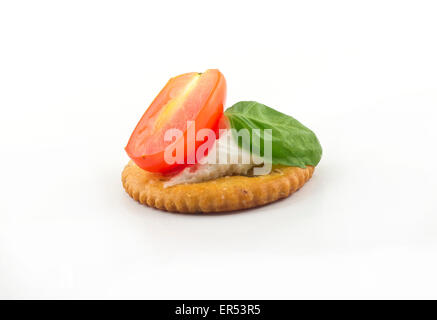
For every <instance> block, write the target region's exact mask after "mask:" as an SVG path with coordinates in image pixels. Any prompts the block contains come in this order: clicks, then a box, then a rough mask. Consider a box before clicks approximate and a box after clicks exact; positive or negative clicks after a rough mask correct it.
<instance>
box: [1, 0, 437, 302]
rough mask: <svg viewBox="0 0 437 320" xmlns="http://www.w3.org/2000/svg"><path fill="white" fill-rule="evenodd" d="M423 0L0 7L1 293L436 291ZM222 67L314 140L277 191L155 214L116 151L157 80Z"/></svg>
mask: <svg viewBox="0 0 437 320" xmlns="http://www.w3.org/2000/svg"><path fill="white" fill-rule="evenodd" d="M436 16H437V7H436V4H435V2H434V4H433V2H432V1H429V2H424V1H320V2H314V1H306V2H304V3H303V2H302V3H292V2H290V1H283V2H275V1H247V2H238V1H231V2H225V1H216V2H210V1H177V2H176V1H175V2H168V1H153V2H152V1H151V2H145V1H139V2H128V1H120V2H113V1H102V2H97V1H51V2H49V1H28V2H24V1H2V2H1V4H0V105H1V118H0V142H1V149H0V158H1V160H0V163H1V166H0V173H1V182H0V195H1V200H0V297H1V298H180V299H188V298H204V299H207V298H229V299H233V298H247V299H252V298H267V299H269V298H334V299H337V298H437V293H436V286H437V275H436V268H437V252H436V250H437V217H436V214H437V205H436V195H437V172H436V170H435V169H434V163H435V160H436V156H437V152H436V149H435V148H436V138H437V133H436V129H435V125H436V124H435V121H436V116H437V111H436V109H437V41H436V39H437V19H436ZM208 68H219V69H220V70H221V71H222V72H223V73H224V75H225V77H226V79H227V82H228V99H227V105H228V106H231V105H232V104H233V103H235V102H237V101H240V100H257V101H259V102H262V103H264V104H267V105H269V106H271V107H274V108H276V109H278V110H280V111H283V112H286V113H288V114H290V115H292V116H294V117H295V118H297V119H299V120H300V121H301V122H303V123H304V124H306V125H307V126H308V127H310V128H311V129H313V130H314V131H315V132H316V134H317V135H318V137H319V139H320V141H321V143H322V146H323V149H324V155H323V158H322V161H321V163H320V165H319V166H318V167H317V169H316V171H315V175H314V177H313V178H312V179H311V180H310V181H309V182H308V183H307V184H306V185H305V186H304V187H303V189H301V190H300V191H299V192H297V193H296V194H294V195H293V196H291V197H290V198H288V199H286V200H283V201H280V202H277V203H274V204H271V205H268V206H265V207H262V208H259V209H254V210H248V211H244V212H240V213H236V214H225V215H209V216H193V215H179V214H171V213H166V212H161V211H157V210H154V209H150V208H147V207H145V206H142V205H139V204H138V203H136V202H135V201H133V200H132V199H130V198H129V196H128V195H127V194H126V193H125V192H124V190H123V188H122V185H121V171H122V169H123V167H124V165H125V164H126V162H127V161H128V157H127V156H126V154H125V152H124V150H123V148H124V146H125V144H126V143H127V140H128V138H129V136H130V134H131V131H132V130H133V128H134V126H135V125H136V123H137V121H138V119H139V117H140V116H141V115H142V114H143V112H144V111H145V109H146V108H147V106H148V105H149V104H150V102H151V101H152V100H153V98H154V97H155V95H156V94H157V93H158V91H159V90H160V89H161V87H162V86H163V85H164V84H165V82H166V81H167V80H168V79H169V78H170V77H171V76H175V75H178V74H180V73H184V72H191V71H200V72H201V71H204V70H206V69H208Z"/></svg>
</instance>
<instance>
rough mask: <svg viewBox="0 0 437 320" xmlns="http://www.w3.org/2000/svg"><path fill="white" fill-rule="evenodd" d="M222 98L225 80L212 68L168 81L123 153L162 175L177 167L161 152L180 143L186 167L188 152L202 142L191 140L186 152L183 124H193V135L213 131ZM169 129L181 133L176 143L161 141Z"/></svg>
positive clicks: (185, 129)
mask: <svg viewBox="0 0 437 320" xmlns="http://www.w3.org/2000/svg"><path fill="white" fill-rule="evenodd" d="M225 99H226V81H225V78H224V76H223V75H222V74H221V72H220V71H218V70H216V69H210V70H207V71H206V72H204V73H201V74H200V73H197V72H191V73H185V74H182V75H179V76H177V77H174V78H172V79H170V80H169V81H168V82H167V84H166V85H165V87H164V88H163V89H162V90H161V92H160V93H159V94H158V96H157V97H156V98H155V100H154V101H153V102H152V104H151V105H150V106H149V108H148V109H147V110H146V112H145V113H144V115H143V116H142V118H141V120H140V121H139V122H138V124H137V126H136V128H135V130H134V131H133V133H132V135H131V137H130V139H129V142H128V144H127V146H126V148H125V150H126V152H127V154H128V155H129V157H130V158H131V159H132V160H133V161H134V162H135V163H136V164H137V165H138V166H139V167H140V168H142V169H144V170H147V171H152V172H163V173H164V172H168V171H171V170H174V169H175V168H177V167H180V166H181V165H180V164H169V163H167V162H166V161H165V159H164V151H165V149H166V148H167V147H168V146H169V145H170V144H172V143H175V144H176V143H183V144H184V150H185V154H184V158H185V161H184V163H185V164H186V163H187V161H186V159H187V157H189V156H191V155H190V154H188V152H195V151H196V150H197V147H198V146H199V145H200V144H201V143H202V142H201V141H200V142H198V141H195V142H194V146H195V147H194V149H192V148H189V149H188V150H187V141H186V140H187V122H188V121H194V123H195V132H196V134H197V131H199V130H200V129H204V128H207V129H213V130H215V129H216V128H217V126H218V121H219V118H220V117H221V115H222V114H223V106H224V103H225ZM169 129H178V130H181V131H182V132H183V137H181V138H180V139H179V140H180V141H164V135H165V132H166V131H167V130H169ZM191 143H192V142H191ZM191 149H192V150H191Z"/></svg>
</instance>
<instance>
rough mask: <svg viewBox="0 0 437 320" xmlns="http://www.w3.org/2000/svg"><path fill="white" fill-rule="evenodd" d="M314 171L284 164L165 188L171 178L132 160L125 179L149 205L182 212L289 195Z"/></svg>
mask: <svg viewBox="0 0 437 320" xmlns="http://www.w3.org/2000/svg"><path fill="white" fill-rule="evenodd" d="M313 172H314V167H312V166H308V167H306V168H298V167H283V166H280V167H275V169H274V170H272V172H271V173H270V174H269V175H265V176H256V177H245V176H228V177H222V178H218V179H214V180H211V181H206V182H201V183H193V184H180V185H175V186H172V187H168V188H164V182H165V181H167V180H168V178H166V177H165V176H163V175H161V174H158V173H152V172H148V171H145V170H143V169H141V168H139V167H138V166H137V165H136V164H135V163H134V162H133V161H129V163H128V164H127V165H126V167H125V168H124V170H123V173H122V182H123V187H124V189H125V190H126V192H127V193H128V194H129V195H130V196H131V197H132V198H133V199H135V200H137V201H139V202H140V203H142V204H145V205H147V206H149V207H154V208H157V209H161V210H166V211H172V212H181V213H199V212H225V211H234V210H240V209H248V208H253V207H258V206H262V205H264V204H267V203H270V202H274V201H276V200H279V199H282V198H285V197H288V196H289V195H291V194H292V193H294V192H295V191H297V190H298V189H299V188H301V187H302V186H303V185H304V184H305V182H307V181H308V180H309V179H310V178H311V176H312V174H313Z"/></svg>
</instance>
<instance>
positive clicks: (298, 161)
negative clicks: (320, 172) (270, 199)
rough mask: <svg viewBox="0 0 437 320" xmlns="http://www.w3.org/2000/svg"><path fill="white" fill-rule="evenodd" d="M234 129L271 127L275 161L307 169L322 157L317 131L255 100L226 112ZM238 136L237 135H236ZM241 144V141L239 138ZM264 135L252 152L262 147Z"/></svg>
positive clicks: (237, 104)
mask: <svg viewBox="0 0 437 320" xmlns="http://www.w3.org/2000/svg"><path fill="white" fill-rule="evenodd" d="M225 115H226V117H227V118H228V119H229V123H230V125H231V128H233V129H236V130H237V131H238V130H240V129H248V130H249V131H250V132H252V129H261V132H262V131H263V130H264V129H272V162H273V164H282V165H286V166H293V167H301V168H304V167H305V166H307V165H311V166H316V165H317V164H318V163H319V161H320V159H321V157H322V147H321V146H320V143H319V140H318V139H317V137H316V135H315V134H314V132H312V131H311V130H310V129H308V128H307V127H305V126H304V125H303V124H301V123H300V122H299V121H297V120H296V119H294V118H293V117H290V116H288V115H286V114H284V113H281V112H279V111H276V110H274V109H272V108H269V107H267V106H266V105H263V104H261V103H258V102H255V101H240V102H238V103H236V104H234V105H233V106H232V107H230V108H228V109H227V110H226V111H225ZM234 138H236V139H238V137H234ZM239 144H240V146H242V143H241V142H240V141H239ZM263 144H264V136H263V135H261V137H260V145H254V143H251V145H252V150H248V151H252V152H254V151H255V150H256V151H257V152H258V150H263Z"/></svg>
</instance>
